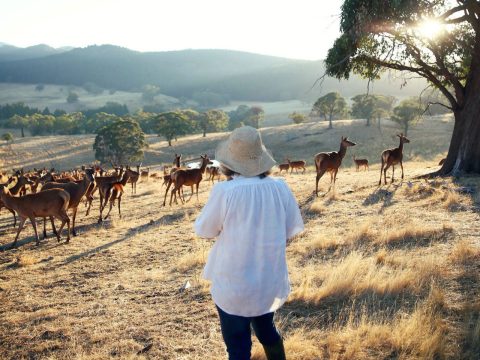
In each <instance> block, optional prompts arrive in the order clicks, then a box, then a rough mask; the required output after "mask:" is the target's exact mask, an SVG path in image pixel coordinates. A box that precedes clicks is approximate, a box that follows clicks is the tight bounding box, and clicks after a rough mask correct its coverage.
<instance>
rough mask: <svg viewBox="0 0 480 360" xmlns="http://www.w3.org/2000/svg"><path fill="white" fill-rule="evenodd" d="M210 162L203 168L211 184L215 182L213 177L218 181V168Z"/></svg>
mask: <svg viewBox="0 0 480 360" xmlns="http://www.w3.org/2000/svg"><path fill="white" fill-rule="evenodd" d="M211 164H212V163H211ZM211 164H209V165H208V166H207V167H206V168H205V171H206V173H207V175H208V180H209V181H211V182H212V184H213V183H214V182H215V178H217V181H220V168H219V167H218V166H215V165H211Z"/></svg>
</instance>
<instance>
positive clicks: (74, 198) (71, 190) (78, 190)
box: [41, 169, 95, 238]
mask: <svg viewBox="0 0 480 360" xmlns="http://www.w3.org/2000/svg"><path fill="white" fill-rule="evenodd" d="M93 174H94V171H93V169H85V175H84V177H83V180H81V181H79V182H69V183H58V182H47V183H46V184H45V185H43V187H42V190H41V191H45V190H49V189H63V190H65V191H66V192H68V194H69V195H70V201H69V203H68V208H69V209H72V233H73V236H77V231H76V229H75V219H76V218H77V209H78V205H79V204H80V201H81V200H82V198H83V197H84V196H85V194H86V193H87V191H88V189H89V188H90V185H92V184H93V182H94V181H95V179H94V175H93ZM54 232H55V229H54ZM43 237H44V238H46V237H47V231H46V229H45V218H44V219H43Z"/></svg>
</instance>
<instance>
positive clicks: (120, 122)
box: [93, 119, 148, 164]
mask: <svg viewBox="0 0 480 360" xmlns="http://www.w3.org/2000/svg"><path fill="white" fill-rule="evenodd" d="M147 147H148V144H147V142H146V140H145V134H144V132H143V131H142V129H141V128H140V125H138V123H137V122H136V121H134V120H132V119H117V120H115V121H114V122H112V123H110V124H108V125H106V126H104V127H102V128H101V129H100V131H99V132H98V134H97V136H96V137H95V142H94V144H93V150H95V159H97V160H99V161H100V162H102V163H106V162H112V163H114V164H128V163H132V162H135V161H140V160H142V159H143V151H144V149H145V148H147Z"/></svg>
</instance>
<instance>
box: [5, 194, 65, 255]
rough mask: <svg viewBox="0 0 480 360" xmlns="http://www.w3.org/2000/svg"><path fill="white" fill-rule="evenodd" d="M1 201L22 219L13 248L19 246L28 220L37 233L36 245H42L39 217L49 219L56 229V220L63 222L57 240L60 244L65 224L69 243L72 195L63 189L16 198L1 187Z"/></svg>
mask: <svg viewBox="0 0 480 360" xmlns="http://www.w3.org/2000/svg"><path fill="white" fill-rule="evenodd" d="M0 199H1V200H2V202H3V203H4V204H5V205H6V206H7V207H9V208H11V209H12V210H15V211H16V212H17V214H18V217H19V218H20V222H19V225H18V230H17V235H16V236H15V240H14V242H13V244H12V246H11V248H14V247H15V245H16V244H17V240H18V237H19V236H20V233H21V231H22V229H23V227H24V225H25V221H26V220H27V219H29V220H30V222H31V223H32V226H33V230H34V231H35V238H36V245H37V246H38V245H40V239H39V237H38V232H37V223H36V221H35V218H37V217H43V218H44V217H49V218H50V221H51V222H52V227H54V228H55V224H54V222H53V219H54V218H59V219H61V220H62V225H61V226H60V230H59V232H58V233H57V232H55V233H56V235H57V240H58V241H59V242H60V233H61V232H62V230H63V227H64V226H65V224H67V227H68V234H67V241H66V242H67V243H68V242H69V241H70V218H69V217H68V215H67V208H68V204H69V202H70V195H69V194H68V192H66V191H65V190H62V189H50V190H45V191H41V192H38V193H35V194H27V195H25V196H20V197H15V196H12V194H10V191H8V188H7V187H6V186H3V185H0Z"/></svg>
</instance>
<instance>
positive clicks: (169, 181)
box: [163, 179, 172, 206]
mask: <svg viewBox="0 0 480 360" xmlns="http://www.w3.org/2000/svg"><path fill="white" fill-rule="evenodd" d="M171 185H172V180H171V179H169V180H168V183H167V190H165V198H164V199H163V206H165V203H166V202H167V194H168V189H170V186H171ZM170 205H172V199H171V198H170Z"/></svg>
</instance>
